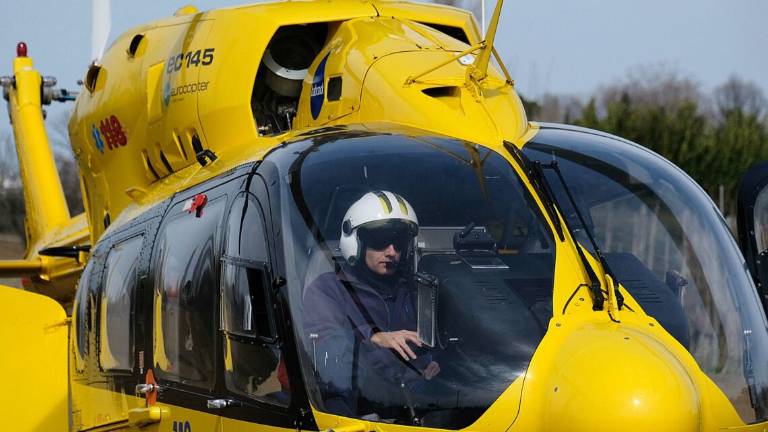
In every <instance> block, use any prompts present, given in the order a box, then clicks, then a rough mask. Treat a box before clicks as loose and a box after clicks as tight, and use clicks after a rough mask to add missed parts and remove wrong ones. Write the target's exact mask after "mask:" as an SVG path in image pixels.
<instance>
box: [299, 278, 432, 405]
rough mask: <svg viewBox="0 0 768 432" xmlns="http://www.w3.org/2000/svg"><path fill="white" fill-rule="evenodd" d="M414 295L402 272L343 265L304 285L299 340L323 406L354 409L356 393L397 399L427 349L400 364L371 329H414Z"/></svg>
mask: <svg viewBox="0 0 768 432" xmlns="http://www.w3.org/2000/svg"><path fill="white" fill-rule="evenodd" d="M415 299H416V295H415V291H414V289H413V288H412V287H411V286H410V284H409V283H407V281H405V280H404V279H403V278H399V277H397V276H393V277H391V278H389V280H382V279H380V278H376V277H374V276H372V275H367V274H365V272H361V271H359V270H352V269H350V268H348V267H346V268H344V269H343V270H342V271H341V272H339V273H338V274H336V273H331V272H329V273H324V274H322V275H320V276H319V277H318V278H317V279H315V280H314V281H313V282H312V283H311V284H310V285H309V286H308V287H307V288H306V290H305V292H304V313H303V315H304V338H305V346H306V347H307V349H308V350H310V351H311V352H310V353H309V354H310V356H311V357H312V358H313V362H314V365H315V371H316V374H317V378H318V381H319V382H320V385H321V391H322V392H323V398H324V399H325V401H326V405H330V406H328V407H327V408H329V409H330V410H332V411H335V412H337V413H338V414H347V415H354V414H356V413H355V411H356V406H357V399H358V398H361V397H362V398H366V399H368V400H369V401H372V402H374V403H378V404H385V405H388V404H390V403H394V402H393V399H394V400H401V399H402V397H403V395H402V391H400V390H399V388H400V384H401V383H404V384H405V385H406V386H410V385H412V384H413V383H415V382H417V381H419V380H421V371H422V370H423V369H424V368H425V367H426V366H427V364H428V363H429V362H430V361H431V358H430V356H429V355H422V356H420V357H419V358H418V359H416V360H414V361H412V362H409V364H406V362H404V361H403V360H401V358H400V355H399V354H397V353H396V352H394V351H392V350H389V349H383V348H381V347H379V346H377V345H375V344H373V343H372V342H371V341H370V338H371V335H372V333H373V332H374V331H375V330H374V329H376V330H378V331H396V330H412V331H416V317H417V316H416V308H415V306H416V301H415ZM411 346H412V348H414V349H415V347H413V345H411ZM418 354H419V353H418V352H417V355H418ZM394 389H398V390H394ZM393 392H394V393H395V394H393ZM345 411H349V412H345Z"/></svg>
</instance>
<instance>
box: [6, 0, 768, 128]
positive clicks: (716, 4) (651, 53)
mask: <svg viewBox="0 0 768 432" xmlns="http://www.w3.org/2000/svg"><path fill="white" fill-rule="evenodd" d="M463 1H465V2H472V1H480V0H463ZM242 3H243V1H233V0H199V1H195V0H185V1H177V0H167V1H166V0H131V1H129V0H113V1H112V5H111V17H112V24H111V32H110V38H109V40H110V41H111V40H113V39H114V38H115V37H116V36H118V35H119V34H120V33H122V32H124V31H126V30H128V29H129V28H131V27H133V26H136V25H139V24H141V23H145V22H148V21H151V20H153V19H157V18H161V17H165V16H169V15H171V14H172V13H173V12H174V11H175V10H176V9H177V8H179V7H180V6H183V5H185V4H193V5H195V6H196V7H198V9H200V10H207V9H211V8H215V7H220V6H230V5H237V4H242ZM464 4H471V3H464ZM494 5H495V3H494V2H492V1H488V3H487V9H488V10H489V13H490V11H491V10H492V9H493V6H494ZM90 9H91V1H89V0H75V1H61V0H22V1H18V0H0V76H1V75H10V74H11V73H12V60H13V57H14V56H15V47H16V43H17V42H18V41H20V40H23V41H25V42H27V44H28V45H29V54H30V56H31V57H32V58H33V60H34V62H35V66H36V67H37V68H38V70H39V71H40V72H41V73H42V74H43V75H53V76H55V77H57V78H58V82H59V85H60V86H62V87H65V88H68V89H77V84H76V82H77V80H78V79H81V78H82V77H83V76H84V74H85V71H86V68H87V66H88V63H89V61H90V54H91V36H90V35H91V14H90ZM479 19H480V18H479V17H478V21H479ZM767 20H768V1H766V0H731V1H724V0H674V1H672V0H643V1H639V0H579V1H567V0H536V1H520V0H514V1H513V0H507V1H506V2H505V3H504V6H503V11H502V15H501V23H500V26H499V30H498V34H497V41H496V47H497V49H498V51H499V53H500V54H501V57H502V59H503V60H504V62H505V64H506V65H507V67H508V68H509V70H510V74H511V75H512V77H513V78H514V79H515V82H516V85H517V89H518V91H519V92H520V93H521V94H523V95H525V96H527V97H529V98H538V97H540V96H542V95H544V94H546V93H556V94H568V95H575V96H581V97H587V96H589V95H590V94H591V93H592V92H594V91H595V90H596V89H598V88H599V87H600V86H601V85H606V84H609V83H613V82H616V81H618V80H621V79H622V78H623V77H625V76H627V74H628V73H631V72H632V71H633V70H637V69H638V68H648V67H651V68H655V67H662V68H665V69H669V70H673V71H675V72H677V73H678V74H679V75H680V76H684V77H689V78H691V79H693V80H694V81H696V82H697V83H699V85H700V86H701V89H702V91H704V92H710V91H711V90H713V89H714V88H716V87H717V86H718V85H720V84H722V83H723V82H725V80H727V79H728V78H729V77H730V76H732V75H736V76H739V77H740V78H742V79H746V80H749V81H752V82H754V83H756V84H757V85H758V86H760V87H761V88H762V89H764V90H768V55H767V54H766V52H768V25H766V21H767ZM70 107H71V103H70ZM48 110H49V112H50V115H49V119H52V120H51V121H55V120H53V119H56V118H58V121H61V118H62V117H64V116H65V113H64V111H65V110H66V108H65V107H61V106H58V107H49V108H48ZM7 118H8V116H7V111H6V108H5V105H4V104H3V106H2V108H0V134H2V133H7V132H8V131H10V125H9V124H8V122H7Z"/></svg>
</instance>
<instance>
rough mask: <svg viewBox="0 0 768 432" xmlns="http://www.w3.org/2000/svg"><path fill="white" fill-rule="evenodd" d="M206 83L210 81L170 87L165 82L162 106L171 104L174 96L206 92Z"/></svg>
mask: <svg viewBox="0 0 768 432" xmlns="http://www.w3.org/2000/svg"><path fill="white" fill-rule="evenodd" d="M208 83H210V81H201V82H195V83H189V84H181V85H178V86H176V87H171V82H170V81H166V82H165V85H164V86H163V104H164V105H165V106H168V104H169V103H171V98H173V97H174V96H183V95H185V94H192V93H197V92H204V91H206V90H208Z"/></svg>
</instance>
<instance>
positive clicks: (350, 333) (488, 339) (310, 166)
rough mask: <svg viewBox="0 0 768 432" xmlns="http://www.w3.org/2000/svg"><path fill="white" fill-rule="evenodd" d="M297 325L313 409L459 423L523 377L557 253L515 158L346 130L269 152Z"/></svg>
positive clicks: (540, 328) (544, 313)
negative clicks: (280, 183)
mask: <svg viewBox="0 0 768 432" xmlns="http://www.w3.org/2000/svg"><path fill="white" fill-rule="evenodd" d="M269 159H270V160H272V161H275V162H276V164H277V165H278V169H279V170H280V171H281V175H282V176H284V178H286V179H287V180H288V181H287V182H286V186H285V188H286V189H285V190H284V191H283V193H282V194H281V195H282V196H283V197H284V198H283V199H281V206H282V211H281V214H282V217H283V218H284V219H283V221H282V226H283V227H284V229H285V230H286V232H285V233H284V238H285V249H286V251H285V253H286V260H287V266H286V267H287V274H288V285H289V288H288V290H289V295H290V303H291V308H292V311H291V312H292V316H293V320H294V328H295V329H296V330H295V331H296V332H297V339H298V340H299V341H300V354H301V359H302V363H303V370H304V375H305V381H306V382H307V383H308V387H309V389H310V394H311V397H312V400H313V403H314V404H315V406H316V407H318V408H319V409H320V410H322V411H325V412H330V413H333V414H338V415H343V416H347V417H356V418H364V419H367V420H372V421H380V422H389V423H398V424H409V425H424V426H430V427H437V428H447V429H460V428H463V427H467V426H469V425H471V424H472V423H473V422H474V421H475V420H477V419H478V418H479V417H480V416H481V415H482V413H483V412H485V410H487V409H488V407H489V406H490V405H491V404H492V403H493V402H494V401H495V400H496V399H497V398H498V397H499V395H501V393H502V392H503V391H504V390H506V389H507V388H508V387H509V386H510V384H511V383H512V382H513V381H515V380H516V379H518V378H520V377H521V376H522V374H523V373H524V372H525V370H526V368H527V366H528V363H529V362H530V359H531V357H532V355H533V352H534V351H535V349H536V347H537V346H538V344H539V342H540V341H541V339H542V337H543V335H544V333H545V331H546V328H547V325H548V322H549V320H550V318H551V317H552V289H553V288H552V287H553V273H554V261H555V244H554V240H553V238H552V236H551V233H550V231H549V229H548V228H547V225H546V223H545V222H544V219H543V217H542V215H541V214H540V212H539V210H538V207H537V206H536V204H535V202H534V201H533V199H532V197H531V196H530V195H529V194H528V192H527V190H526V189H525V187H524V186H523V184H522V183H521V180H520V179H519V178H518V176H517V175H516V173H515V171H514V170H513V169H512V167H511V166H510V164H509V162H508V161H507V160H506V159H505V158H504V157H502V156H501V155H500V154H499V153H496V152H495V151H492V150H489V149H487V148H485V147H482V146H479V145H475V144H472V143H468V142H463V141H459V140H454V139H448V138H437V137H432V136H405V135H397V134H391V135H381V134H375V135H374V134H368V133H352V132H346V133H343V134H334V135H321V136H318V137H315V138H309V139H306V140H304V141H300V142H295V143H292V144H291V145H289V146H287V147H285V148H284V149H280V150H278V151H276V152H273V154H272V155H271V156H270V158H269Z"/></svg>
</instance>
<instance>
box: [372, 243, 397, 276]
mask: <svg viewBox="0 0 768 432" xmlns="http://www.w3.org/2000/svg"><path fill="white" fill-rule="evenodd" d="M399 263H400V251H398V250H397V249H395V246H394V245H392V244H389V245H387V246H385V247H384V249H381V250H377V249H373V248H370V247H367V248H365V265H367V266H368V268H369V269H370V270H371V271H372V272H374V273H376V274H378V275H381V276H390V275H392V274H394V273H395V271H396V270H397V265H398V264H399Z"/></svg>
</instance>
